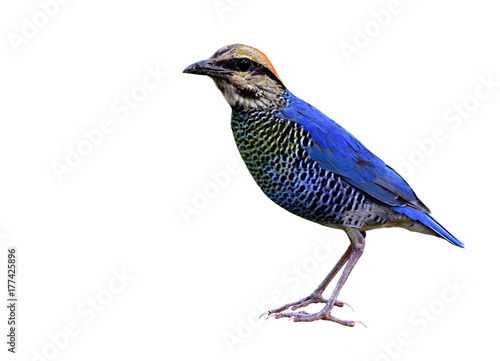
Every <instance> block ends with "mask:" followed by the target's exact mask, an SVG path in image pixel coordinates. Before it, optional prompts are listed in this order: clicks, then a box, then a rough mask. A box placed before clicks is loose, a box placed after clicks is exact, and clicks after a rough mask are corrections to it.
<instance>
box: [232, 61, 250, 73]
mask: <svg viewBox="0 0 500 361" xmlns="http://www.w3.org/2000/svg"><path fill="white" fill-rule="evenodd" d="M235 65H236V69H238V70H239V71H248V69H250V67H251V66H252V62H251V61H250V59H247V58H241V59H238V60H236V64H235Z"/></svg>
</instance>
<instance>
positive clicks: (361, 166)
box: [280, 94, 430, 213]
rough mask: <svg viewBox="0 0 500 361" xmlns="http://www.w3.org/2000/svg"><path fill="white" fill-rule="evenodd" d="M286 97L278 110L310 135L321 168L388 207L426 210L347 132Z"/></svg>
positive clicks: (313, 155) (310, 151) (311, 152)
mask: <svg viewBox="0 0 500 361" xmlns="http://www.w3.org/2000/svg"><path fill="white" fill-rule="evenodd" d="M289 100H290V103H289V105H288V106H287V107H286V108H284V109H282V110H281V111H280V112H281V113H282V116H283V117H284V118H285V119H289V120H291V121H294V122H296V123H298V124H301V125H302V126H303V128H304V129H305V130H306V131H307V132H308V133H309V134H310V135H311V138H312V140H313V142H314V144H313V145H312V146H310V147H308V148H307V152H308V154H309V155H310V156H311V158H313V159H314V160H315V161H316V162H318V164H319V165H320V166H321V167H322V168H324V169H326V170H329V171H331V172H334V173H336V174H338V175H340V176H342V177H343V178H344V179H345V180H346V181H347V182H348V183H350V184H351V185H353V186H355V187H357V188H359V189H360V190H362V191H364V192H366V193H368V194H369V195H371V196H372V197H374V198H376V199H378V200H379V201H381V202H383V203H385V204H387V205H389V206H396V207H410V208H413V209H415V210H418V211H422V212H425V213H429V212H430V211H429V209H428V208H427V207H426V206H425V205H424V204H423V203H422V202H421V201H420V200H419V199H418V198H417V196H416V195H415V193H414V192H413V190H412V189H411V188H410V186H409V185H408V183H406V182H405V180H404V179H403V178H402V177H401V176H400V175H399V174H398V173H396V171H394V170H393V169H392V168H391V167H389V166H387V165H386V164H385V163H384V162H383V161H382V160H381V159H380V158H378V157H377V156H376V155H374V154H373V153H372V152H370V151H369V150H368V149H367V148H366V147H365V146H364V145H363V144H361V142H360V141H359V140H357V139H356V138H355V137H354V136H353V135H352V134H351V133H349V132H348V131H346V130H345V129H344V128H342V127H341V126H340V125H338V124H337V123H335V122H334V121H333V120H331V119H330V118H328V117H327V116H326V115H324V114H323V113H321V112H320V111H319V110H317V109H316V108H314V107H313V106H312V105H310V104H308V103H306V102H304V101H303V100H301V99H299V98H297V97H295V96H293V95H291V94H289Z"/></svg>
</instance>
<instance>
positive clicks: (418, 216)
mask: <svg viewBox="0 0 500 361" xmlns="http://www.w3.org/2000/svg"><path fill="white" fill-rule="evenodd" d="M392 209H394V210H395V211H396V212H398V213H401V214H404V215H406V216H408V217H410V218H411V219H413V220H414V221H418V222H420V223H422V224H423V225H424V226H427V227H429V228H430V229H432V230H433V231H434V232H436V233H437V234H438V235H439V236H440V237H442V238H444V239H446V240H447V241H448V242H450V243H451V244H454V245H455V246H458V247H460V248H464V244H463V243H462V242H460V241H459V240H458V239H457V238H455V236H453V235H452V234H451V233H450V232H448V231H447V230H446V228H444V227H443V226H442V225H440V224H439V222H438V221H436V220H435V219H434V218H433V217H432V216H431V215H430V214H427V213H424V212H421V211H417V210H415V209H412V208H408V207H392Z"/></svg>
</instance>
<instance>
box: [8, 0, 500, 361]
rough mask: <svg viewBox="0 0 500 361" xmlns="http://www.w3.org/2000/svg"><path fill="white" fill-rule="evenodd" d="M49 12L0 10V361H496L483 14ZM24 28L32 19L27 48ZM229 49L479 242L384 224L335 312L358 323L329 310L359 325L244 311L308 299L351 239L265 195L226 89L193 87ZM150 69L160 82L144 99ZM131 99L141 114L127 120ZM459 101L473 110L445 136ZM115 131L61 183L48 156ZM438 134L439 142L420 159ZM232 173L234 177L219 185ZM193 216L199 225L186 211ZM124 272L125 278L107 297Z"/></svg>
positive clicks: (492, 66)
mask: <svg viewBox="0 0 500 361" xmlns="http://www.w3.org/2000/svg"><path fill="white" fill-rule="evenodd" d="M45 3H51V2H49V1H48V0H45V1H44V0H42V1H40V2H38V1H26V0H23V1H16V2H8V3H7V2H3V3H2V5H1V7H0V24H1V27H2V33H3V37H2V39H3V41H2V42H1V44H0V52H1V54H0V62H1V67H0V91H1V99H2V105H1V107H0V122H1V123H0V170H1V177H0V204H1V206H0V233H2V236H1V237H2V238H1V239H0V242H1V243H0V247H1V252H0V254H1V261H0V266H1V268H0V270H1V272H0V280H1V282H0V284H1V285H2V286H1V289H2V291H1V292H0V294H1V295H2V299H3V301H1V305H0V306H1V308H2V309H3V310H4V311H3V312H2V313H1V319H0V325H1V326H0V327H1V335H2V337H1V342H0V344H2V345H3V346H2V349H1V350H0V354H1V357H0V358H1V359H2V360H4V359H5V360H17V359H19V360H35V359H36V360H42V359H46V360H49V359H50V360H55V359H57V360H75V361H76V360H89V359H92V360H111V359H117V360H120V359H122V360H137V359H146V360H149V359H151V360H152V359H155V360H170V359H173V358H174V359H181V360H183V359H189V360H192V359H217V360H226V359H233V360H255V359H288V360H299V359H304V358H306V357H307V358H310V359H314V358H316V357H318V358H319V357H320V358H321V359H324V360H328V359H330V360H334V359H335V360H360V361H362V360H370V361H371V360H377V361H384V360H390V359H399V360H423V359H425V360H434V359H435V360H441V359H455V360H468V359H472V358H474V359H476V358H477V357H484V356H486V355H487V356H488V358H489V359H491V358H493V357H494V356H495V355H497V356H498V348H497V345H496V344H497V338H498V337H497V336H498V332H496V331H495V327H496V326H495V325H497V324H498V322H499V321H500V317H499V312H498V307H497V302H498V291H497V284H498V282H497V281H498V280H497V276H498V272H499V266H498V251H499V248H500V246H499V242H498V235H497V234H496V231H495V230H494V227H495V225H496V222H497V220H496V217H497V204H498V200H499V199H498V198H499V197H498V192H497V189H498V172H497V171H495V168H497V165H498V148H497V144H498V140H497V137H498V131H499V126H498V119H499V114H500V87H499V86H498V84H497V85H496V86H495V87H493V88H492V91H491V92H490V93H488V94H487V96H485V95H484V94H486V93H484V89H483V93H481V94H482V95H483V96H482V97H483V99H482V100H477V98H476V100H474V97H475V92H476V89H477V87H478V86H479V84H481V83H480V79H483V80H487V79H488V77H490V78H491V79H493V81H496V82H497V83H498V82H500V65H499V64H500V47H499V42H498V35H499V34H500V22H499V21H498V14H499V11H500V9H499V8H498V6H495V4H494V2H493V1H486V0H484V1H439V2H436V1H430V0H427V1H424V0H421V1H408V0H401V2H400V3H399V5H397V6H396V9H397V11H396V12H397V13H396V14H394V13H393V14H392V15H391V17H390V18H387V17H386V18H385V19H386V20H385V23H384V26H381V25H377V23H374V22H375V21H376V20H375V17H376V16H377V15H374V14H381V13H382V14H385V13H384V11H386V12H387V10H388V9H392V8H391V6H392V5H389V2H388V1H355V2H349V1H335V2H330V1H323V2H319V1H307V2H306V1H274V2H270V1H250V0H240V1H236V0H231V1H230V0H222V1H215V2H214V1H212V0H205V1H170V2H167V1H154V0H149V1H118V0H116V1H76V0H75V1H69V2H67V3H66V4H60V5H58V8H56V7H54V5H52V8H50V9H51V10H43V9H42V6H41V5H40V4H45ZM52 4H53V2H52ZM224 4H226V7H225V8H224V7H223V6H224ZM40 12H46V13H47V12H51V14H50V16H49V15H43V14H40ZM44 16H45V17H44ZM380 16H382V15H379V21H382V20H380V19H381V18H380ZM23 19H27V21H28V22H31V23H32V24H33V22H37V23H38V26H36V25H35V27H36V28H35V30H34V31H35V32H34V33H33V32H32V33H31V35H30V33H29V30H27V28H28V27H29V26H28V25H26V22H25V21H24V20H23ZM23 27H24V31H28V33H26V34H28V35H29V38H28V37H26V36H25V35H26V34H24V35H23ZM358 29H359V30H358ZM31 30H32V31H33V29H31ZM359 31H361V32H364V33H366V31H368V32H369V33H370V35H369V37H368V40H366V39H364V41H365V42H364V43H363V44H362V45H363V47H358V48H357V53H354V54H352V56H351V57H347V56H346V55H345V54H344V53H343V51H342V44H344V46H345V44H350V45H352V46H354V40H355V37H357V38H358V39H357V40H358V45H359V41H361V40H360V38H361V37H362V35H360V33H359ZM13 34H14V35H13ZM16 35H17V38H16ZM19 37H24V39H25V40H24V41H23V42H21V43H17V45H16V42H13V40H12V39H18V40H19ZM236 42H239V43H244V44H249V45H252V46H255V47H257V48H259V49H260V50H262V51H263V52H265V53H266V54H267V56H268V57H269V58H270V59H271V61H272V62H273V64H274V66H275V68H276V69H277V71H278V73H279V75H280V77H281V78H282V79H283V81H284V83H285V84H286V85H287V87H288V88H289V89H290V90H291V91H292V92H293V93H294V94H295V95H297V96H299V97H301V98H303V99H305V100H306V101H308V102H310V103H311V104H313V105H315V106H316V107H317V108H319V109H320V110H321V111H323V112H324V113H326V114H327V115H329V116H330V117H332V118H333V119H335V120H336V121H337V122H339V123H340V124H341V125H343V126H344V127H345V128H347V129H348V130H349V131H351V132H352V133H353V134H355V135H356V137H358V139H360V140H361V141H362V142H363V143H364V144H365V145H366V146H367V147H368V148H370V149H371V150H372V151H373V152H374V153H375V154H377V155H378V156H380V157H381V158H382V159H384V160H385V161H386V162H387V163H388V164H390V165H391V166H393V167H394V168H396V169H398V170H399V171H400V172H401V173H405V178H406V180H407V181H408V182H409V183H410V184H411V185H412V187H413V188H414V190H415V191H416V192H417V194H418V195H419V197H420V198H421V199H422V201H423V202H424V203H425V204H426V205H427V206H429V208H431V210H432V211H433V215H434V216H435V217H436V219H438V220H439V222H441V223H442V224H443V225H445V226H446V228H448V229H449V230H450V231H451V232H452V233H453V234H454V235H456V236H457V237H458V238H459V239H460V240H461V241H463V242H464V243H465V245H466V248H465V249H459V248H458V247H453V246H451V245H450V244H448V243H447V242H445V241H444V240H441V239H438V238H434V237H431V236H425V235H421V234H415V233H410V232H407V231H405V230H400V229H389V230H378V231H373V232H370V233H369V234H368V237H367V246H366V250H365V254H364V255H363V257H362V258H361V260H360V262H359V263H358V265H357V266H356V268H355V269H354V271H353V273H352V276H351V277H350V278H349V280H348V282H347V284H346V286H345V288H344V289H343V291H342V292H341V297H340V299H342V300H343V301H346V302H348V303H350V304H351V305H352V306H353V307H354V309H355V312H352V311H350V310H349V309H335V310H334V313H335V314H336V315H338V316H339V317H343V318H346V319H354V320H361V321H363V322H364V323H365V324H366V325H367V326H368V328H365V327H363V326H362V325H359V324H358V325H356V326H355V327H354V328H347V327H343V326H341V325H338V324H334V323H329V322H323V321H320V322H313V323H292V322H287V321H286V320H272V319H270V320H267V321H264V319H261V320H260V321H257V320H256V319H255V317H254V316H255V315H256V313H257V312H258V309H259V307H260V306H259V307H257V306H256V304H257V305H258V304H260V303H262V302H266V300H270V299H271V297H273V298H277V299H278V301H279V302H283V303H284V302H290V301H294V300H297V299H299V298H301V297H304V296H306V295H308V294H309V293H310V292H311V291H312V290H313V289H314V288H315V287H316V286H317V285H318V284H319V282H320V281H321V280H322V279H323V277H324V276H325V275H326V274H327V272H328V271H329V270H330V268H331V267H332V266H333V265H334V264H335V262H336V261H337V259H338V258H339V257H340V256H341V254H342V252H343V251H344V249H345V248H346V247H347V245H348V240H347V237H346V236H345V234H344V233H343V232H341V231H338V230H332V229H327V228H324V227H321V226H319V225H316V224H314V223H310V222H307V221H305V220H302V219H299V218H297V217H295V216H293V215H291V214H289V213H287V212H286V211H284V210H282V209H280V208H279V207H278V206H275V205H274V204H273V203H272V202H271V201H269V200H268V199H266V197H265V196H264V195H263V194H262V192H261V191H260V190H259V189H258V187H257V186H256V185H255V184H254V182H253V180H252V179H251V177H250V176H249V174H248V173H247V171H246V169H244V165H243V164H242V161H241V160H240V158H239V155H238V153H237V150H236V147H235V145H234V141H233V139H232V134H231V130H230V126H229V121H230V108H229V106H228V105H227V104H226V103H225V101H224V99H223V98H222V96H221V95H220V94H219V92H218V90H217V89H216V87H215V86H214V85H213V82H212V81H211V80H210V79H208V78H205V77H199V76H193V75H187V74H182V70H183V69H184V68H185V67H186V66H187V65H189V64H191V63H193V62H195V61H198V60H201V59H205V58H207V57H209V56H210V55H211V54H213V53H214V52H215V51H216V50H217V49H218V48H220V47H222V46H224V45H228V44H232V43H236ZM348 58H349V59H348ZM348 60H350V61H348ZM147 69H159V70H160V72H165V73H166V72H168V75H167V76H164V75H162V77H161V78H160V81H159V82H157V83H155V84H153V82H152V81H151V83H149V84H153V85H152V86H151V88H152V87H155V89H152V90H146V91H145V92H144V91H143V90H144V89H142V90H141V89H140V86H141V84H142V82H143V81H144V79H149V80H151V78H147V74H148V70H147ZM131 93H132V94H133V96H135V98H136V100H137V99H139V98H140V101H137V102H135V105H136V107H135V109H132V108H130V109H129V110H130V113H129V114H127V115H128V116H124V112H123V113H118V112H116V109H115V111H113V109H112V105H113V104H115V103H116V101H117V100H118V101H120V99H121V98H120V97H121V95H122V94H124V95H125V96H127V94H128V95H130V94H131ZM464 101H468V102H469V103H468V104H469V105H468V107H469V108H470V109H473V110H471V111H469V112H468V113H467V115H466V116H462V117H458V118H455V120H454V121H453V122H451V123H450V122H446V121H445V120H444V114H445V113H446V112H449V111H450V109H453V107H454V106H463V103H464ZM122 105H123V104H122ZM120 114H121V115H122V118H124V119H120ZM103 118H107V119H110V120H111V121H112V122H113V124H114V125H113V130H112V132H110V133H108V134H105V135H104V137H103V139H102V140H101V141H100V143H99V144H97V145H94V146H92V148H91V149H90V150H89V151H88V155H85V156H83V157H82V158H81V159H80V163H79V164H78V165H75V166H74V167H70V169H71V172H66V173H64V175H63V176H62V179H61V180H59V179H58V177H57V176H56V173H55V172H54V169H53V165H54V162H59V163H61V164H65V162H66V160H65V158H66V156H67V154H68V149H69V148H71V149H73V150H74V149H76V148H77V147H78V146H79V144H80V143H81V142H82V141H84V142H85V139H86V138H85V136H84V133H83V132H84V131H91V130H92V129H95V128H97V127H98V126H99V123H100V122H101V120H102V119H103ZM436 129H438V130H437V132H438V133H439V132H440V131H439V129H441V133H440V134H441V136H440V137H441V138H439V139H440V142H439V143H437V142H435V141H432V142H431V143H429V142H430V141H428V142H427V143H426V142H425V141H424V140H425V139H429V138H430V137H431V134H433V132H436ZM419 142H420V144H426V145H427V148H426V153H423V151H422V150H420V148H419V146H418V143H419ZM80 145H81V144H80ZM81 146H82V147H83V146H84V145H81ZM68 147H69V148H68ZM82 149H83V148H82ZM87 150H88V149H87ZM403 159H404V160H406V161H409V160H410V159H412V160H411V161H412V162H413V163H411V164H413V165H412V167H413V171H412V172H404V169H402V168H404V165H403ZM75 162H76V161H75ZM73 165H74V164H73ZM228 166H229V167H231V166H233V167H236V170H237V171H236V172H234V171H233V172H232V173H233V174H232V175H229V176H227V177H224V176H223V175H222V173H221V172H227V171H226V167H228ZM213 174H219V177H222V178H220V179H222V180H223V182H222V183H220V184H221V185H216V183H214V181H213ZM198 192H201V193H202V194H203V193H204V192H205V195H208V196H209V199H208V200H207V201H206V202H202V201H200V198H199V197H200V196H199V193H198ZM207 192H208V193H207ZM197 197H198V198H197ZM196 200H197V203H196ZM193 202H195V203H196V204H193ZM186 207H192V208H191V209H192V210H193V209H194V210H195V211H196V214H192V215H187V216H186V215H185V214H184V216H183V213H182V211H181V210H182V209H184V210H185V209H187V208H186ZM325 244H326V245H330V246H325ZM10 246H16V247H18V255H19V274H18V276H19V279H18V281H19V299H20V303H19V309H18V311H19V314H18V317H19V319H18V321H19V335H18V336H19V340H18V354H17V355H15V356H12V355H11V354H10V353H7V351H6V341H7V340H6V337H5V336H4V335H6V332H7V327H6V326H7V325H6V318H7V313H6V312H5V311H6V308H5V306H3V305H4V302H5V303H6V298H7V297H6V295H5V294H6V293H5V291H4V290H5V289H6V252H7V248H8V247H10ZM297 272H299V273H300V275H301V277H302V279H300V278H298V274H299V273H297ZM117 273H118V274H120V273H121V274H123V273H124V274H125V277H126V278H128V280H127V279H125V280H122V281H123V282H122V283H120V282H119V281H118V282H115V281H116V274H117ZM292 279H293V280H294V281H293V282H292ZM298 280H300V281H298ZM450 284H455V285H458V286H454V287H455V288H454V289H450V286H449V285H450ZM109 287H111V289H112V291H113V293H112V292H111V290H110V288H109ZM92 299H94V300H96V301H95V302H96V303H95V304H94V307H95V309H94V308H92V306H91V305H92ZM267 303H269V302H267ZM275 306H278V304H276V305H275ZM261 308H262V307H261ZM264 308H267V306H266V307H264ZM96 309H98V310H99V311H96ZM426 309H427V311H425V310H426ZM425 312H427V313H428V315H427V316H424V313H425ZM91 315H92V316H91ZM426 317H427V318H426ZM68 327H69V328H70V329H73V332H70V334H71V335H70V336H68V335H65V334H63V332H67V331H65V329H66V328H68ZM491 328H493V329H492V330H491ZM401 334H403V336H401ZM401 337H402V338H403V341H401ZM405 337H406V339H405ZM396 343H399V345H398V344H396ZM36 354H39V355H41V358H36V357H35V356H34V355H36ZM478 355H479V356H478Z"/></svg>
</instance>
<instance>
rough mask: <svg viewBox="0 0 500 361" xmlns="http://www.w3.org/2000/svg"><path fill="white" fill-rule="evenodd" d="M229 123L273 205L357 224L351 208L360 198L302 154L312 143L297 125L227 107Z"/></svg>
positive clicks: (318, 219)
mask: <svg viewBox="0 0 500 361" xmlns="http://www.w3.org/2000/svg"><path fill="white" fill-rule="evenodd" d="M231 127H232V130H233V135H234V138H235V141H236V145H237V147H238V150H239V152H240V154H241V157H242V158H243V161H244V162H245V164H246V166H247V168H248V170H249V171H250V173H251V175H252V177H253V178H254V180H255V181H256V182H257V184H258V185H259V186H260V188H261V189H262V191H263V192H264V193H265V194H266V195H267V196H268V197H269V198H270V199H271V200H273V201H274V202H275V203H277V204H278V205H280V206H281V207H283V208H285V209H287V210H289V211H290V212H292V213H294V214H296V215H299V216H301V217H304V218H307V219H309V220H312V221H315V222H318V223H323V224H328V225H334V224H342V222H347V221H348V220H350V222H351V223H353V224H354V223H356V222H359V223H361V222H362V220H360V219H358V218H356V216H355V212H356V211H357V210H358V209H359V208H360V207H362V206H365V205H366V204H367V202H368V200H367V198H366V196H365V195H364V194H363V193H362V192H359V191H358V190H356V189H355V188H354V187H352V186H350V185H349V184H348V183H347V182H345V181H344V180H343V179H342V178H341V177H340V176H338V175H336V174H334V173H332V172H330V171H327V170H325V169H323V168H321V167H320V166H319V165H318V163H317V162H316V161H314V160H313V159H312V158H311V157H310V156H309V155H308V153H307V148H308V147H310V146H312V144H313V141H312V140H311V138H310V135H309V134H308V133H307V132H306V131H305V130H303V129H302V127H301V126H300V125H299V124H297V123H295V122H292V121H289V120H287V119H283V118H281V117H279V116H277V115H276V114H275V113H273V112H268V111H248V112H236V111H233V115H232V120H231ZM351 214H352V215H351ZM349 215H351V216H350V217H349Z"/></svg>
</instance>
